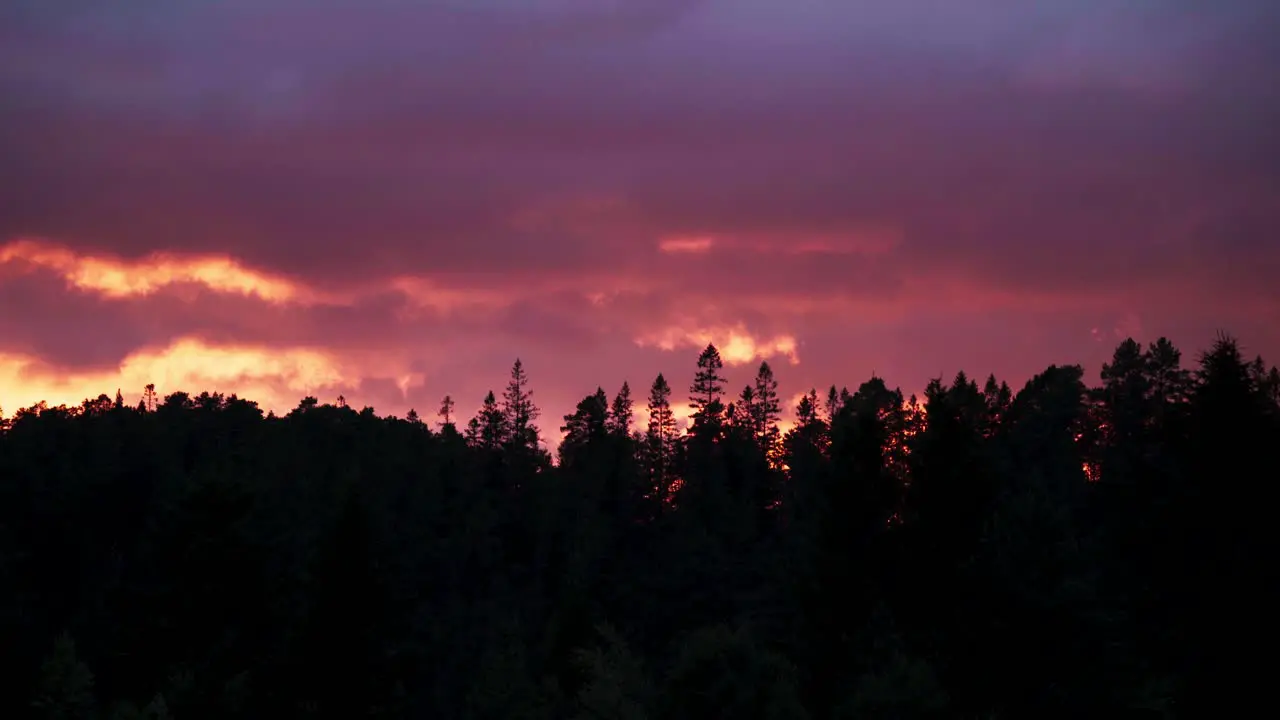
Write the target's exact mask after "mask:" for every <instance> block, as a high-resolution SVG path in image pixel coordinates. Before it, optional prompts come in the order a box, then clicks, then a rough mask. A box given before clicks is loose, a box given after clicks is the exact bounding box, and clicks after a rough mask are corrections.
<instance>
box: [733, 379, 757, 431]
mask: <svg viewBox="0 0 1280 720" xmlns="http://www.w3.org/2000/svg"><path fill="white" fill-rule="evenodd" d="M725 415H726V416H727V417H728V418H729V422H731V423H733V425H734V426H735V427H737V428H740V429H741V430H742V432H743V433H745V434H746V436H747V437H750V438H751V439H753V440H754V439H755V438H756V437H758V436H759V435H760V426H759V424H758V423H757V419H758V416H759V412H758V410H757V408H756V391H755V389H754V388H752V387H751V386H750V385H747V386H746V387H744V388H742V392H741V393H739V394H738V401H737V402H736V403H729V407H728V408H726V409H725Z"/></svg>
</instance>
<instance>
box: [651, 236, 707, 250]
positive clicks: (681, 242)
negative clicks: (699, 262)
mask: <svg viewBox="0 0 1280 720" xmlns="http://www.w3.org/2000/svg"><path fill="white" fill-rule="evenodd" d="M712 245H715V239H714V238H712V237H710V236H706V235H703V236H673V237H665V238H662V239H661V240H659V241H658V250H660V251H661V252H664V253H669V254H682V253H683V254H702V253H706V252H710V251H711V246H712Z"/></svg>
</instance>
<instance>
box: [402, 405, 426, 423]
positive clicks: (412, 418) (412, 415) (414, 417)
mask: <svg viewBox="0 0 1280 720" xmlns="http://www.w3.org/2000/svg"><path fill="white" fill-rule="evenodd" d="M404 419H405V420H407V421H409V422H411V423H413V424H414V425H418V424H421V423H422V418H420V417H418V411H417V410H415V409H413V408H409V414H407V415H405V416H404Z"/></svg>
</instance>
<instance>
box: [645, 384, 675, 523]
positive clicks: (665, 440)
mask: <svg viewBox="0 0 1280 720" xmlns="http://www.w3.org/2000/svg"><path fill="white" fill-rule="evenodd" d="M675 444H676V417H675V414H674V413H673V412H671V386H670V385H668V384H667V380H666V378H664V377H663V376H662V373H658V377H657V378H655V379H654V381H653V386H652V387H651V388H650V389H649V426H648V429H647V431H646V433H645V455H646V458H645V459H646V464H647V466H648V471H649V478H650V482H651V486H652V488H653V489H654V492H656V493H657V496H658V497H659V498H660V499H665V498H666V497H667V495H668V493H670V491H671V483H672V482H674V480H675Z"/></svg>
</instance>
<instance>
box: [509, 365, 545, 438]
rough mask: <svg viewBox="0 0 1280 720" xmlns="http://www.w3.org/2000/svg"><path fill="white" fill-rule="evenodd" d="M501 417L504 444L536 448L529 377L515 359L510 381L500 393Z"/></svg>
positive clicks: (535, 430)
mask: <svg viewBox="0 0 1280 720" xmlns="http://www.w3.org/2000/svg"><path fill="white" fill-rule="evenodd" d="M502 415H503V417H504V418H505V421H506V430H507V435H506V437H505V439H506V442H507V443H509V444H510V445H511V446H513V447H518V448H526V449H529V450H533V449H536V448H537V447H538V427H537V426H536V425H534V424H533V423H534V421H535V420H537V419H538V415H539V412H538V408H537V407H536V406H535V405H534V404H533V391H532V390H530V389H529V377H528V375H526V374H525V372H524V364H523V363H521V362H520V358H516V361H515V363H514V364H513V365H512V366H511V380H510V381H509V382H508V383H507V389H506V391H505V392H503V393H502Z"/></svg>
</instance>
